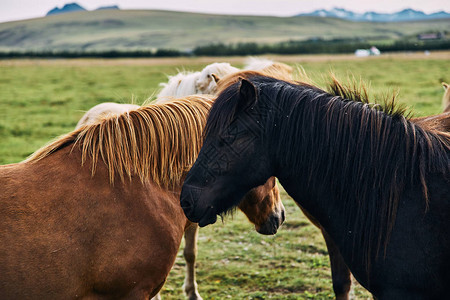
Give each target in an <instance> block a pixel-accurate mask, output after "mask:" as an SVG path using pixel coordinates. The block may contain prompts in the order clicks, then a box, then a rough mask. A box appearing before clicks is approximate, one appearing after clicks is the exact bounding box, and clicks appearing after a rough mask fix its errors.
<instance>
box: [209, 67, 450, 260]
mask: <svg viewBox="0 0 450 300" xmlns="http://www.w3.org/2000/svg"><path fill="white" fill-rule="evenodd" d="M248 80H249V81H250V82H251V83H252V84H253V85H254V86H255V88H256V89H257V91H258V97H257V103H256V104H255V107H265V109H264V110H265V111H266V112H267V114H266V120H265V122H266V123H265V124H266V125H265V126H264V134H263V136H266V137H267V140H270V139H271V138H272V139H275V140H276V141H277V143H275V144H274V145H272V146H271V148H270V151H271V152H272V153H274V155H275V156H276V157H277V162H278V163H279V165H280V168H283V167H284V168H289V169H292V170H293V171H295V170H302V174H304V178H305V179H306V182H304V183H303V184H304V185H305V187H307V188H310V189H313V190H314V189H318V188H319V189H320V184H321V183H322V182H328V183H330V184H331V186H330V188H331V189H332V190H333V192H334V193H335V196H336V197H335V198H336V200H337V201H338V202H339V207H340V208H341V209H342V210H344V211H348V224H347V229H348V230H353V232H355V234H354V240H353V245H352V246H353V247H362V249H363V251H364V253H365V257H366V263H367V267H368V268H369V267H370V257H371V256H373V255H375V256H377V255H378V253H379V251H380V248H381V246H383V245H384V247H386V246H387V243H388V240H389V235H390V233H391V230H392V228H393V226H394V223H395V217H396V211H397V207H398V202H399V197H400V195H401V194H402V192H403V191H404V189H405V188H406V187H408V186H413V185H417V186H421V187H422V191H423V199H424V211H425V210H426V209H427V207H428V185H427V178H428V174H430V173H444V174H448V173H449V172H450V165H449V150H450V135H449V134H447V133H436V132H430V131H427V130H426V129H424V128H422V127H420V126H419V125H416V124H414V123H413V122H411V121H409V120H408V118H407V116H405V115H404V114H403V111H404V110H403V109H402V108H400V109H396V107H397V106H396V105H395V103H394V100H395V99H394V98H393V99H392V101H391V102H387V105H385V106H384V107H385V108H384V107H383V106H381V107H380V106H373V105H370V104H368V103H366V102H365V101H354V100H358V99H345V98H342V97H341V96H340V95H339V91H336V93H334V95H332V94H329V93H327V92H325V91H323V90H321V89H319V88H317V87H314V86H311V85H306V84H295V83H289V82H285V81H280V80H277V79H274V78H270V77H263V76H256V77H252V78H250V79H248ZM239 87H240V82H238V83H236V84H233V85H231V86H230V87H228V88H227V89H225V90H224V91H223V92H222V93H221V94H220V95H219V96H218V98H217V99H216V101H215V103H214V105H213V107H212V109H211V111H210V114H209V117H208V121H207V125H206V130H205V134H206V135H209V134H211V135H216V134H220V132H222V131H223V130H224V129H225V128H227V126H228V125H229V124H230V122H231V121H232V120H233V117H234V116H235V113H236V110H237V107H238V101H239V96H238V94H239ZM348 92H349V91H347V92H346V93H341V95H348ZM350 94H351V93H350ZM355 94H356V92H355ZM356 98H357V97H356ZM280 135H281V136H280ZM292 149H295V150H294V151H292ZM318 179H320V180H318ZM355 200H357V201H358V203H355Z"/></svg>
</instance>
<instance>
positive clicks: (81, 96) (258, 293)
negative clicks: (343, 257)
mask: <svg viewBox="0 0 450 300" xmlns="http://www.w3.org/2000/svg"><path fill="white" fill-rule="evenodd" d="M271 58H273V59H274V60H279V61H283V62H286V63H289V64H291V65H294V64H299V65H301V66H302V67H303V68H304V69H305V71H306V73H308V74H309V75H310V76H311V78H312V79H314V80H315V81H316V82H317V83H318V84H319V85H322V84H323V83H324V82H325V81H326V79H324V77H323V76H324V74H327V73H328V72H329V71H330V70H332V71H333V72H334V73H335V74H336V75H337V77H338V78H346V77H347V76H348V75H350V74H351V75H352V76H355V77H356V78H362V79H363V80H364V81H370V83H371V85H370V91H371V92H372V93H371V94H372V95H374V96H377V95H381V94H385V93H388V92H389V91H391V90H398V92H399V93H400V96H399V100H400V102H402V103H404V104H406V105H408V106H409V107H411V111H412V112H413V114H414V116H425V115H431V114H435V113H439V112H440V110H441V98H442V94H443V89H442V87H441V84H440V83H441V81H447V82H449V81H450V75H449V74H448V67H449V65H450V64H449V63H450V53H448V52H446V53H432V54H431V55H430V56H425V55H423V54H398V55H392V56H381V57H370V58H364V59H355V58H354V57H352V56H335V57H333V56H311V57H303V56H296V57H271ZM212 61H218V62H219V61H229V62H231V63H232V64H233V65H235V66H238V67H239V66H242V64H243V61H244V58H233V59H232V60H231V59H228V58H199V59H189V58H180V59H164V60H156V59H148V60H6V61H0V162H1V163H2V164H7V163H13V162H18V161H21V160H23V159H24V158H25V157H27V156H28V155H29V154H31V153H32V152H34V151H35V150H36V149H38V148H39V147H41V146H42V145H44V144H45V143H46V142H48V141H49V140H51V139H52V138H54V137H56V136H58V135H61V134H63V133H66V132H68V131H70V130H72V129H73V128H74V127H75V125H76V123H77V121H78V120H79V118H80V117H81V116H82V115H83V112H84V111H86V110H88V109H89V108H90V107H92V106H94V105H96V104H98V103H101V102H105V101H114V102H119V103H136V104H141V103H142V102H143V101H144V100H146V99H147V98H152V97H153V95H154V94H156V91H157V89H158V83H159V82H165V81H166V80H167V79H166V75H165V74H175V73H176V72H177V71H178V70H181V69H186V70H200V69H201V68H203V67H204V66H205V65H206V64H208V63H210V62H212ZM282 198H283V202H284V204H285V206H286V212H287V216H286V222H285V224H284V225H283V226H282V228H281V229H280V230H279V232H278V234H277V235H276V236H270V237H267V236H262V235H259V234H257V233H256V232H255V231H254V229H253V228H252V226H251V225H250V223H249V222H248V221H247V220H246V218H245V216H244V215H243V214H242V213H237V214H236V215H235V216H234V218H230V217H228V218H226V219H224V220H223V223H222V222H220V221H219V222H217V223H216V224H215V225H212V226H209V227H206V228H203V229H200V236H199V254H198V263H197V281H198V284H199V292H200V294H201V295H202V296H203V298H204V299H227V298H230V299H332V298H333V292H332V287H331V279H330V269H329V261H328V256H327V252H326V247H325V243H324V241H323V239H322V236H321V235H320V233H319V231H318V230H317V229H316V228H315V227H314V226H313V225H311V224H310V223H309V221H307V219H306V218H305V217H304V216H303V215H302V214H301V212H300V210H299V209H298V208H297V207H296V205H295V204H294V203H293V202H292V200H290V199H289V197H288V196H287V195H286V194H285V193H283V194H282ZM184 264H185V263H184V260H183V259H182V257H181V252H179V255H178V258H177V261H176V263H175V266H174V268H173V270H172V271H171V273H170V275H169V278H168V280H167V283H166V285H165V287H164V288H163V289H162V294H161V295H162V297H163V299H183V297H184V296H183V294H182V289H181V285H182V283H183V278H184ZM368 297H370V296H369V294H368V293H367V292H366V291H364V289H362V288H361V287H358V286H356V288H355V298H357V299H365V298H368Z"/></svg>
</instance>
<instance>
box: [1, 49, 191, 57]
mask: <svg viewBox="0 0 450 300" xmlns="http://www.w3.org/2000/svg"><path fill="white" fill-rule="evenodd" d="M183 55H186V54H185V53H183V52H181V51H178V50H174V49H158V50H156V51H150V50H108V51H81V50H80V51H65V50H64V51H58V50H54V51H4V52H2V51H0V58H133V57H134V58H138V57H176V56H183Z"/></svg>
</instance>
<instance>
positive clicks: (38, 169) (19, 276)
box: [0, 96, 284, 299]
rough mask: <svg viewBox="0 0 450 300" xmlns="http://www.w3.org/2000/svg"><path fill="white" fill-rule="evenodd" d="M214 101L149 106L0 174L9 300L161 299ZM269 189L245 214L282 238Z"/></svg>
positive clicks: (0, 286) (3, 285)
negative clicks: (183, 193) (186, 186)
mask: <svg viewBox="0 0 450 300" xmlns="http://www.w3.org/2000/svg"><path fill="white" fill-rule="evenodd" d="M211 103H212V101H211V99H210V98H207V97H200V96H197V97H190V98H187V99H183V100H178V101H174V102H171V103H167V104H160V105H149V106H146V107H142V108H139V109H137V110H134V111H130V112H129V113H127V114H122V115H120V116H116V117H112V118H109V119H105V120H103V121H102V122H100V123H98V124H94V125H91V126H84V127H82V128H80V129H78V130H76V131H74V132H72V133H69V134H67V135H66V136H63V137H61V138H59V139H58V140H56V141H55V142H53V143H51V144H49V145H48V146H45V147H44V148H42V149H40V150H38V151H37V152H36V153H35V154H33V155H32V156H31V157H30V158H29V159H27V160H26V161H24V162H21V163H18V164H11V165H5V166H1V167H0V186H1V187H2V190H1V194H0V213H1V216H2V217H1V219H0V232H1V235H0V240H1V246H0V252H1V253H2V255H0V265H1V266H2V274H1V281H0V295H2V298H5V299H79V298H81V299H117V298H122V299H148V298H150V297H153V296H155V295H156V294H157V293H158V291H159V290H160V288H161V287H162V285H163V284H164V281H165V279H166V277H167V274H168V273H169V271H170V269H171V267H172V264H173V262H174V260H175V257H176V254H177V251H178V248H179V244H180V242H181V238H182V235H183V232H184V231H185V229H186V228H188V227H189V225H190V224H191V223H190V222H189V221H187V219H186V218H185V217H184V215H183V211H182V209H181V207H180V205H179V193H180V190H181V184H182V182H183V178H184V176H185V174H186V172H187V171H188V170H189V168H190V167H191V165H192V163H193V161H194V160H195V158H196V156H197V154H198V151H199V149H200V146H201V144H202V134H201V132H202V129H203V127H204V125H205V122H206V116H207V114H208V112H209V109H210V106H211ZM269 181H270V180H269ZM269 181H268V182H267V183H266V185H265V186H264V187H262V188H257V190H254V191H253V193H252V194H247V195H246V196H245V198H246V200H243V201H246V202H247V201H248V203H251V205H250V207H243V209H244V212H246V213H248V214H249V215H248V216H249V219H250V220H251V221H253V222H254V223H255V226H256V227H257V228H258V229H259V230H260V232H262V233H265V234H274V233H275V232H276V230H277V228H278V226H279V225H280V223H281V220H282V215H283V213H284V211H283V208H282V206H281V203H280V202H276V203H275V202H271V201H278V200H279V197H276V195H274V193H273V190H272V189H271V188H273V187H274V181H273V180H272V182H269ZM265 193H266V194H265ZM269 202H270V203H269ZM267 207H270V208H271V209H267ZM254 213H257V214H259V215H253V214H254ZM262 214H266V215H265V216H262Z"/></svg>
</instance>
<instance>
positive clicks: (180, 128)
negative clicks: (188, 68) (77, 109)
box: [0, 59, 450, 300]
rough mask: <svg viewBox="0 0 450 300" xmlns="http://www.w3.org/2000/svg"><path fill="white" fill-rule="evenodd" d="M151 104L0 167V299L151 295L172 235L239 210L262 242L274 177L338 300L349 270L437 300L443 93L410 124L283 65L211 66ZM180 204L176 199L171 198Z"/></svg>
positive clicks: (444, 254)
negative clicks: (319, 251) (322, 256)
mask: <svg viewBox="0 0 450 300" xmlns="http://www.w3.org/2000/svg"><path fill="white" fill-rule="evenodd" d="M162 86H163V88H162V90H161V92H160V93H159V95H158V97H157V101H156V102H155V103H154V104H150V105H145V106H142V107H139V106H137V105H132V104H115V103H103V104H99V105H97V106H95V107H93V108H92V109H90V110H89V111H88V112H86V113H85V115H84V116H83V117H82V118H81V119H80V121H79V122H78V124H77V127H76V129H75V130H74V131H73V132H71V133H68V134H66V135H64V136H62V137H60V138H58V139H57V140H55V141H53V142H51V143H49V144H48V145H46V146H44V147H43V148H41V149H39V150H38V151H36V152H35V153H34V154H33V155H31V156H30V157H29V158H28V159H27V160H25V161H23V162H21V163H17V164H11V165H5V166H0V186H2V190H1V194H0V211H1V214H2V218H0V232H1V236H0V239H1V241H2V243H1V244H0V253H1V255H0V265H1V266H2V274H1V275H0V276H1V280H0V295H1V298H4V299H78V298H81V299H117V298H120V299H149V298H152V297H153V299H159V298H160V296H159V290H160V289H161V287H162V286H163V284H164V282H165V280H166V277H167V275H168V273H169V271H170V269H171V267H172V265H173V263H174V261H175V258H176V254H177V252H178V248H179V246H180V243H181V239H182V236H183V234H184V237H185V240H186V243H185V249H184V257H185V259H186V263H187V264H186V277H185V283H184V289H185V293H186V296H187V297H188V298H189V299H197V300H198V299H202V298H201V296H200V295H199V293H198V290H197V283H196V281H195V269H194V265H195V259H196V252H197V249H196V246H197V234H198V225H197V224H199V225H200V226H206V225H208V224H212V223H214V222H215V221H216V219H217V215H222V214H224V213H226V212H228V211H230V210H231V209H233V208H234V207H238V208H239V209H240V210H242V211H243V212H244V214H245V215H246V216H247V217H248V219H249V220H250V222H252V223H253V224H254V225H255V229H256V231H258V232H259V233H261V234H275V233H276V232H277V230H278V228H279V226H281V224H282V223H283V221H284V218H285V212H284V206H283V204H282V202H281V199H280V196H279V191H278V186H277V183H276V178H278V180H279V182H280V183H281V184H282V185H283V187H284V188H285V189H286V191H287V192H288V193H289V195H290V196H292V197H293V199H294V200H295V202H296V203H297V204H298V205H299V207H300V208H301V209H302V211H303V212H304V213H305V215H306V216H307V217H308V218H309V219H310V220H311V221H312V222H313V224H315V225H316V226H317V227H319V228H320V229H321V231H322V234H323V236H324V238H325V241H326V245H327V248H328V252H329V255H330V262H331V270H332V279H333V289H334V291H335V294H336V298H337V299H348V297H349V291H350V288H351V274H353V276H354V277H355V278H356V279H357V280H358V281H359V282H360V283H361V284H362V285H363V286H364V287H365V288H367V289H368V290H369V291H370V292H371V293H372V294H373V295H374V296H375V297H377V298H380V299H443V298H445V296H446V294H447V292H446V289H447V287H446V285H447V283H448V282H449V281H450V255H449V253H450V230H449V228H450V227H449V226H450V163H449V153H450V133H449V132H450V88H449V86H448V85H447V84H444V89H445V93H444V97H443V99H444V102H443V104H444V112H443V113H442V114H440V115H435V116H429V117H423V118H416V119H408V118H407V117H405V116H404V115H403V113H402V111H401V110H399V109H397V108H396V106H395V105H391V104H390V103H388V104H387V105H385V106H376V105H372V104H370V103H369V99H367V97H366V95H365V93H364V92H361V91H357V90H355V89H351V88H348V87H346V86H344V85H342V84H341V83H339V82H338V81H337V80H333V81H332V83H331V84H330V86H329V88H328V91H324V90H322V89H320V88H318V87H315V86H314V85H311V84H307V83H302V82H297V81H294V80H293V69H292V68H291V67H290V66H288V65H285V64H282V63H276V62H272V61H269V60H261V59H255V60H253V61H250V62H249V63H248V64H247V66H246V67H244V69H243V70H240V69H238V68H235V67H232V66H231V65H230V64H228V63H214V64H211V65H208V66H206V67H205V68H204V69H203V70H202V71H200V72H193V73H180V74H178V75H175V76H173V77H170V78H169V81H168V83H167V84H162ZM180 204H181V205H180Z"/></svg>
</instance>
